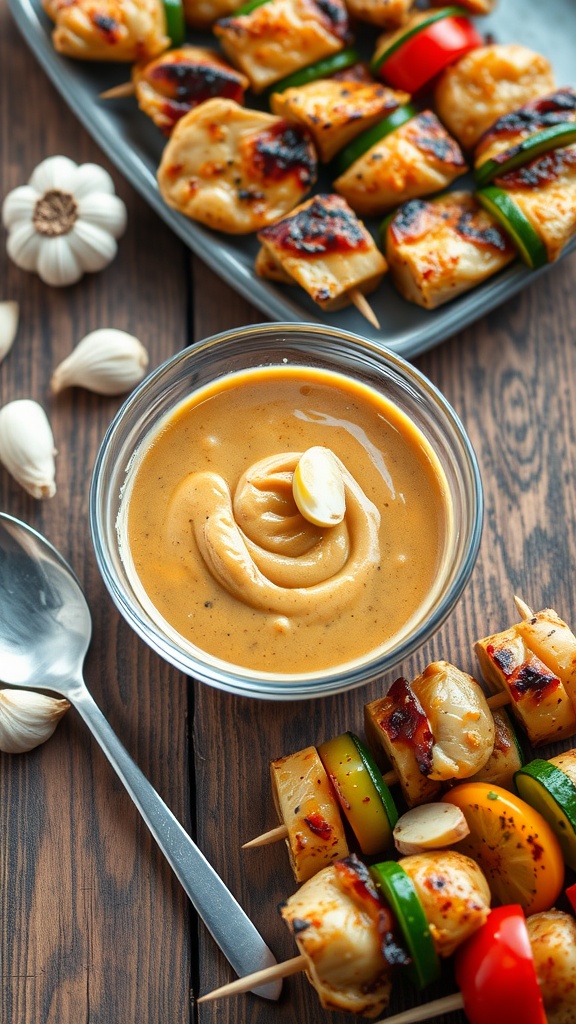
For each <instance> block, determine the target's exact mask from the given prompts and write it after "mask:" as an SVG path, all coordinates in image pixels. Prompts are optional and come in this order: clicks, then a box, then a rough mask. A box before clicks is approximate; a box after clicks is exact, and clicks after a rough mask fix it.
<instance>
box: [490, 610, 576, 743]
mask: <svg viewBox="0 0 576 1024" xmlns="http://www.w3.org/2000/svg"><path fill="white" fill-rule="evenodd" d="M474 648H475V651H476V655H477V657H478V661H479V663H480V669H481V671H482V675H483V676H484V679H485V680H486V682H487V683H488V685H489V687H490V688H491V689H492V690H493V691H494V692H499V691H501V690H505V691H506V692H507V693H508V694H509V696H510V700H511V703H510V710H511V711H512V713H513V714H514V715H515V717H516V718H517V719H518V720H519V721H520V723H521V724H522V725H523V727H524V729H525V730H526V733H527V734H528V738H529V740H530V742H531V743H532V744H533V745H534V746H538V745H539V744H542V743H551V742H553V741H554V740H559V739H563V738H564V737H566V736H572V735H573V734H574V733H575V732H576V714H575V712H574V708H573V706H572V702H571V700H570V698H569V696H568V694H567V692H566V688H565V686H564V684H563V683H562V681H561V680H560V679H559V678H558V676H557V675H556V674H555V673H554V672H553V671H552V670H551V669H550V668H548V666H547V665H546V664H545V663H544V662H542V661H541V660H540V658H538V657H537V656H536V654H535V653H534V652H533V650H531V648H530V647H529V646H528V644H527V643H526V641H525V640H524V637H523V636H522V635H521V634H520V633H519V631H518V628H517V627H516V626H512V627H511V628H510V629H506V630H503V631H502V632H501V633H495V634H493V635H492V636H488V637H485V638H484V639H483V640H479V641H478V642H477V643H476V644H475V645H474Z"/></svg>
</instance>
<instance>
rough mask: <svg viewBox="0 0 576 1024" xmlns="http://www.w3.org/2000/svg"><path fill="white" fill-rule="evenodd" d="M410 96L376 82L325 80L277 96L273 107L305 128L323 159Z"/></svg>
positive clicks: (327, 157)
mask: <svg viewBox="0 0 576 1024" xmlns="http://www.w3.org/2000/svg"><path fill="white" fill-rule="evenodd" d="M409 98H410V97H409V95H408V93H405V92H399V91H394V90H393V89H389V88H388V87H387V86H385V85H379V84H377V83H376V82H356V81H339V80H336V79H333V78H322V79H318V80H317V81H315V82H310V83H309V84H308V85H302V86H299V87H298V88H293V89H286V90H285V91H284V92H276V93H273V95H272V98H271V100H270V106H271V107H272V110H273V111H274V113H275V114H278V116H279V117H285V118H286V120H287V121H294V122H296V123H297V124H303V125H304V126H305V127H306V128H307V129H308V131H309V132H310V134H311V135H312V138H313V139H314V142H315V144H316V148H317V150H318V153H319V156H320V159H321V160H322V161H323V162H324V163H327V162H328V160H331V159H332V157H333V156H334V155H335V153H337V152H338V150H339V149H342V147H343V146H346V145H347V144H348V143H349V142H351V141H352V139H355V138H356V136H357V135H359V134H360V132H363V131H366V129H367V128H370V127H371V126H372V125H373V124H376V123H377V122H378V121H380V120H381V119H382V118H384V117H388V115H389V114H391V113H392V111H393V110H396V109H397V108H398V107H399V106H400V105H401V104H402V103H406V102H407V101H408V100H409Z"/></svg>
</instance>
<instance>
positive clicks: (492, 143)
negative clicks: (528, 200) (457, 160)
mask: <svg viewBox="0 0 576 1024" xmlns="http://www.w3.org/2000/svg"><path fill="white" fill-rule="evenodd" d="M574 121H576V90H574V89H570V88H566V89H557V90H556V92H553V93H551V94H550V95H549V96H541V97H540V98H539V99H535V100H531V101H530V102H529V103H526V104H524V106H523V107H519V109H518V110H513V111H511V113H508V114H503V115H502V117H499V118H498V120H497V121H495V122H494V124H493V125H492V126H491V127H490V128H488V130H487V131H485V132H484V134H483V136H482V137H481V138H480V139H479V141H478V145H477V146H476V149H475V151H474V166H475V167H481V166H482V164H484V163H485V162H486V161H487V160H496V161H497V162H499V163H502V161H503V160H507V159H508V158H509V157H511V156H513V155H514V151H515V148H516V147H517V146H518V144H519V143H521V142H523V140H524V139H529V138H530V136H532V135H535V134H536V133H537V132H541V131H543V130H544V129H546V128H552V127H554V126H555V125H559V124H567V123H570V122H572V123H573V122H574Z"/></svg>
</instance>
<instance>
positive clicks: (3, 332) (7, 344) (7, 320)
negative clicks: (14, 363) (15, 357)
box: [0, 302, 20, 363]
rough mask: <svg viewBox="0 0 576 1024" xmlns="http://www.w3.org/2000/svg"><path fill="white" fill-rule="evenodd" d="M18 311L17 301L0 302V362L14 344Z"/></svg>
mask: <svg viewBox="0 0 576 1024" xmlns="http://www.w3.org/2000/svg"><path fill="white" fill-rule="evenodd" d="M19 313H20V307H19V305H18V303H17V302H0V363H1V362H2V360H3V359H4V356H6V355H8V353H9V351H10V349H11V348H12V345H13V344H14V338H15V337H16V331H17V330H18V317H19Z"/></svg>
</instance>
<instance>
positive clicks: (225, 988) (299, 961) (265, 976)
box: [196, 954, 307, 1003]
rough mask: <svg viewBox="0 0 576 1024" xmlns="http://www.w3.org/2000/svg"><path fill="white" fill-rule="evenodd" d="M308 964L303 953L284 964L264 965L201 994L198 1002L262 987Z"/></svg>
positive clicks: (304, 968) (297, 972)
mask: <svg viewBox="0 0 576 1024" xmlns="http://www.w3.org/2000/svg"><path fill="white" fill-rule="evenodd" d="M306 964H307V960H306V957H305V956H304V955H303V954H301V955H300V956H295V957H292V959H291V960H285V961H284V963H282V964H273V965H272V967H264V969H263V970H261V971H254V973H253V974H247V975H245V977H244V978H237V979H236V981H230V982H229V983H228V984H227V985H222V986H221V987H220V988H215V989H214V991H213V992H207V993H206V995H205V996H200V999H197V1000H196V1002H198V1003H209V1002H211V1001H212V1000H213V999H220V997H221V996H233V995H239V994H240V993H241V992H250V991H251V990H252V989H253V988H260V987H261V986H263V985H266V984H268V982H270V981H277V980H278V978H288V977H289V976H290V975H291V974H299V973H300V972H301V971H305V970H306Z"/></svg>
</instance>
